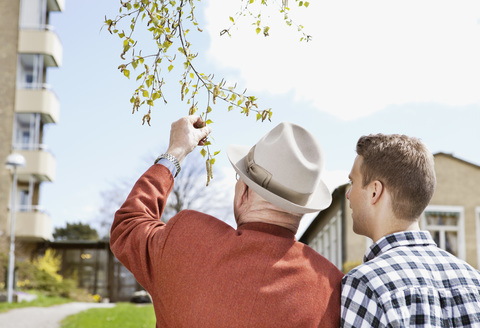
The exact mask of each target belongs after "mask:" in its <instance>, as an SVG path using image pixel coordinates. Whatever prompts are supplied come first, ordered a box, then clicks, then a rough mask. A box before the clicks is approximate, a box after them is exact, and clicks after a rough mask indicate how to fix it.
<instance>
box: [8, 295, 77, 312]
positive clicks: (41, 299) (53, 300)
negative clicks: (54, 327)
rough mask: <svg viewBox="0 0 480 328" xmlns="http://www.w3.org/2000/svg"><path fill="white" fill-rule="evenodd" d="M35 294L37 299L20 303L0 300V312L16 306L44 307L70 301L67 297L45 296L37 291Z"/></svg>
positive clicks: (16, 307)
mask: <svg viewBox="0 0 480 328" xmlns="http://www.w3.org/2000/svg"><path fill="white" fill-rule="evenodd" d="M37 296H38V297H37V299H35V300H33V301H31V302H20V303H7V302H0V313H1V312H6V311H8V310H12V309H18V308H24V307H30V306H40V307H45V306H52V305H57V304H64V303H68V302H72V300H71V299H68V298H62V297H47V296H45V295H42V294H40V293H37Z"/></svg>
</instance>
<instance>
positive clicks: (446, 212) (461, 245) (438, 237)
mask: <svg viewBox="0 0 480 328" xmlns="http://www.w3.org/2000/svg"><path fill="white" fill-rule="evenodd" d="M464 221H465V218H464V210H463V207H460V206H428V207H427V208H426V209H425V211H424V213H423V216H422V229H424V230H428V231H430V233H431V235H432V237H433V239H434V240H435V242H436V243H437V245H438V247H440V248H442V249H444V250H446V251H447V252H449V253H451V254H453V255H455V256H457V257H458V258H460V259H462V260H465V232H464V231H465V228H464V227H465V223H464Z"/></svg>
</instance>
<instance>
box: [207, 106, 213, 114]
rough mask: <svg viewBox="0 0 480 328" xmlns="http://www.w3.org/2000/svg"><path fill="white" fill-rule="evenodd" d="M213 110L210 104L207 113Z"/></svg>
mask: <svg viewBox="0 0 480 328" xmlns="http://www.w3.org/2000/svg"><path fill="white" fill-rule="evenodd" d="M211 111H212V107H210V106H208V108H207V114H208V113H210V112H211Z"/></svg>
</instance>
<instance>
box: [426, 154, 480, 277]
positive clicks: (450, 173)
mask: <svg viewBox="0 0 480 328" xmlns="http://www.w3.org/2000/svg"><path fill="white" fill-rule="evenodd" d="M435 171H436V173H437V188H436V190H435V194H434V195H433V198H432V200H431V202H430V205H443V206H461V207H463V209H464V211H465V251H466V253H465V255H466V261H467V262H468V263H469V264H471V265H472V266H474V267H476V268H478V267H479V263H478V254H477V252H478V251H479V250H477V248H478V244H479V241H478V240H477V230H478V229H480V227H477V222H476V212H475V209H476V207H480V187H479V186H480V167H478V166H476V165H473V164H471V163H468V162H465V161H462V160H459V159H456V158H454V157H452V156H449V155H447V154H437V155H435Z"/></svg>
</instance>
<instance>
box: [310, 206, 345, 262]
mask: <svg viewBox="0 0 480 328" xmlns="http://www.w3.org/2000/svg"><path fill="white" fill-rule="evenodd" d="M341 218H342V215H341V212H340V211H338V212H337V214H336V215H335V216H334V217H333V218H331V219H330V221H329V222H328V223H327V225H326V226H325V227H323V229H322V231H320V233H319V234H318V235H317V236H316V237H315V238H314V239H313V241H312V243H311V244H310V247H312V248H313V249H314V250H316V251H317V252H318V253H320V254H322V255H323V256H324V257H325V258H326V259H328V260H329V261H330V262H332V263H333V264H335V266H336V267H337V268H339V269H340V270H341V269H342V219H341Z"/></svg>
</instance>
